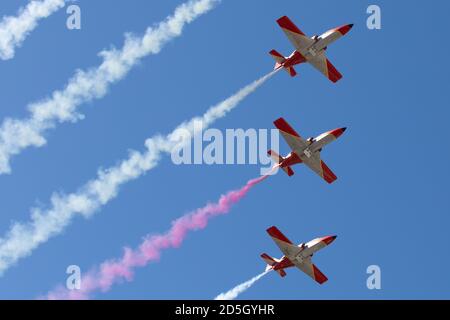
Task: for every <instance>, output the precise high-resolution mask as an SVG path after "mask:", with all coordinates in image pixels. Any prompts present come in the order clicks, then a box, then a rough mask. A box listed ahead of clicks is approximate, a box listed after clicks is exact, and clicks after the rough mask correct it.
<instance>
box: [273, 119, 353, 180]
mask: <svg viewBox="0 0 450 320" xmlns="http://www.w3.org/2000/svg"><path fill="white" fill-rule="evenodd" d="M274 124H275V127H277V128H278V130H280V133H281V135H282V136H283V138H284V139H285V140H286V142H287V144H288V145H289V147H291V149H292V152H291V153H289V154H288V155H287V156H286V157H282V156H280V155H279V154H278V153H276V152H275V151H273V150H269V151H268V152H267V153H268V154H269V155H270V156H271V157H272V159H273V160H274V161H275V162H276V163H277V165H276V166H278V167H279V168H281V169H283V171H284V172H286V173H287V175H288V176H292V175H293V174H294V171H293V170H292V168H291V166H292V165H294V164H297V163H304V164H305V165H307V166H308V167H309V168H310V169H311V170H313V171H314V172H315V173H317V174H318V175H319V176H320V177H322V178H323V179H324V180H325V181H326V182H328V183H333V182H334V181H335V180H336V179H337V177H336V175H335V174H334V173H333V172H332V171H331V170H330V168H328V166H327V165H326V164H325V162H323V161H322V160H321V159H320V153H321V151H322V148H323V147H324V146H325V145H327V144H329V143H330V142H332V141H334V140H336V139H337V138H339V137H340V136H341V135H342V134H343V133H344V131H345V130H346V129H347V128H339V129H334V130H331V131H328V132H325V133H322V134H321V135H319V136H318V137H316V138H308V139H307V140H304V139H303V138H302V137H300V135H299V134H298V133H297V132H296V131H295V130H294V129H292V127H291V126H290V125H289V123H287V122H286V120H284V119H283V118H280V119H278V120H276V121H275V122H274Z"/></svg>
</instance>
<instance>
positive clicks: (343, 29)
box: [337, 23, 353, 35]
mask: <svg viewBox="0 0 450 320" xmlns="http://www.w3.org/2000/svg"><path fill="white" fill-rule="evenodd" d="M351 28H353V23H350V24H347V25H345V26H342V27H340V28H338V29H337V31H339V32H340V33H341V34H342V35H345V34H346V33H347V32H349V31H350V29H351Z"/></svg>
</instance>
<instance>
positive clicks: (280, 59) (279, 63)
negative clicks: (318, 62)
mask: <svg viewBox="0 0 450 320" xmlns="http://www.w3.org/2000/svg"><path fill="white" fill-rule="evenodd" d="M269 54H270V55H271V56H272V58H273V59H274V60H275V67H274V69H279V68H282V67H283V68H284V70H286V71H287V73H289V75H290V76H291V77H295V76H296V75H297V72H296V71H295V69H294V68H293V67H288V68H285V67H284V66H283V63H284V62H286V58H285V57H284V56H283V55H282V54H281V53H279V52H278V51H277V50H272V51H270V52H269Z"/></svg>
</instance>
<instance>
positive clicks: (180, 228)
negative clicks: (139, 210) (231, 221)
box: [44, 175, 269, 300]
mask: <svg viewBox="0 0 450 320" xmlns="http://www.w3.org/2000/svg"><path fill="white" fill-rule="evenodd" d="M268 177H269V175H265V176H261V177H259V178H257V179H253V180H250V181H248V182H247V183H246V184H245V186H243V187H242V188H240V189H237V190H233V191H229V192H228V193H226V194H224V195H222V196H221V197H220V199H219V201H218V202H216V203H209V204H207V205H206V206H205V207H203V208H199V209H196V210H194V211H192V212H190V213H188V214H186V215H184V216H182V217H181V218H179V219H177V220H175V221H173V222H172V227H171V228H170V230H169V231H168V232H166V233H164V234H160V235H151V236H147V237H146V238H145V239H144V241H143V242H142V243H141V245H140V246H139V247H138V248H137V249H135V250H133V249H131V248H125V249H124V254H123V256H122V258H120V259H118V260H117V259H115V260H107V261H105V262H103V263H102V264H101V265H100V267H99V268H96V269H93V270H91V271H90V272H89V273H87V274H86V275H83V277H82V282H81V289H80V290H68V289H66V288H65V287H63V286H59V287H57V288H56V289H55V290H53V291H51V292H50V293H48V294H47V295H46V296H45V297H44V299H51V300H63V299H69V300H81V299H89V297H90V295H91V294H93V293H94V292H96V291H101V292H107V291H109V290H110V289H111V287H112V286H113V285H114V284H115V283H117V282H119V281H121V280H123V279H125V280H127V281H132V280H133V274H134V269H135V268H137V267H145V266H146V265H147V264H149V263H150V262H154V261H158V260H159V259H160V256H161V252H162V251H163V250H166V249H169V248H178V247H180V246H181V244H182V243H183V241H184V239H185V238H186V235H187V234H188V232H190V231H197V230H202V229H204V228H206V226H207V225H208V222H209V219H211V218H213V217H216V216H219V215H223V214H227V213H228V212H229V211H230V209H231V207H232V206H233V205H234V204H236V203H237V202H239V201H240V200H241V199H242V198H243V197H245V195H246V194H247V193H248V192H249V191H250V189H252V188H253V187H254V186H255V185H257V184H258V183H260V182H262V181H264V180H265V179H267V178H268Z"/></svg>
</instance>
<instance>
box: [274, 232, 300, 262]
mask: <svg viewBox="0 0 450 320" xmlns="http://www.w3.org/2000/svg"><path fill="white" fill-rule="evenodd" d="M267 233H268V234H269V236H271V237H272V240H273V241H274V242H275V243H276V245H277V246H278V247H279V248H280V250H281V252H283V254H284V255H285V256H292V255H296V254H297V253H298V252H300V250H301V249H300V248H299V247H297V246H296V245H294V244H292V242H291V240H289V239H288V238H286V236H285V235H284V234H283V233H281V231H280V230H278V228H277V227H270V228H269V229H267Z"/></svg>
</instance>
